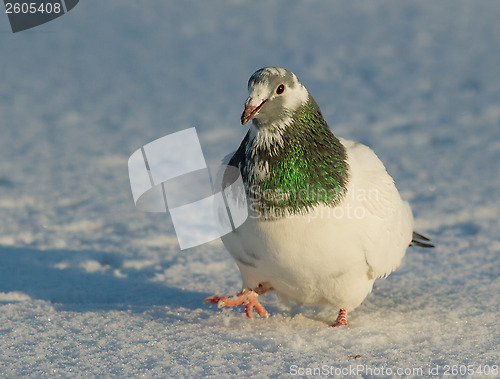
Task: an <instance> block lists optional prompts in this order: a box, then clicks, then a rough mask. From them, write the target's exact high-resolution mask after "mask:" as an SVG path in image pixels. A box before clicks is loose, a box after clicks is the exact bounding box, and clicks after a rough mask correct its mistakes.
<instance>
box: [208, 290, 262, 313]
mask: <svg viewBox="0 0 500 379" xmlns="http://www.w3.org/2000/svg"><path fill="white" fill-rule="evenodd" d="M258 297H259V294H258V293H257V292H256V291H253V290H243V291H242V292H241V293H239V294H238V295H236V296H233V297H220V296H209V297H207V298H206V299H205V300H204V301H203V302H204V303H207V302H209V303H212V304H217V306H218V307H219V308H222V307H234V306H236V305H241V304H244V305H245V313H246V314H247V317H248V318H253V308H255V310H256V311H257V313H258V314H259V316H262V317H265V318H268V317H269V313H267V311H266V309H265V308H264V307H263V306H262V304H260V303H259V299H258Z"/></svg>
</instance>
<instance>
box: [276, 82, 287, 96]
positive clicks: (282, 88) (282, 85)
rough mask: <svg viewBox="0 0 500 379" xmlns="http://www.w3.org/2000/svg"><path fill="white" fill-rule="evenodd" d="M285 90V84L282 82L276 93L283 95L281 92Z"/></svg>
mask: <svg viewBox="0 0 500 379" xmlns="http://www.w3.org/2000/svg"><path fill="white" fill-rule="evenodd" d="M284 90H285V85H284V84H280V85H279V86H278V88H276V93H277V94H278V95H281V94H282V93H283V91H284Z"/></svg>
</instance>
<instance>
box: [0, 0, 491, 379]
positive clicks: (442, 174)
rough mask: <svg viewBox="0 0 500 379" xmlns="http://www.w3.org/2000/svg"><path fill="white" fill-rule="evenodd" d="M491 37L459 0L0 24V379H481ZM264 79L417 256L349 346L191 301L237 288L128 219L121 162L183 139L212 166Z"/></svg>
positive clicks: (203, 8) (168, 239) (319, 317)
mask: <svg viewBox="0 0 500 379" xmlns="http://www.w3.org/2000/svg"><path fill="white" fill-rule="evenodd" d="M499 19H500V2H493V1H483V2H479V1H477V2H474V1H458V0H457V1H440V2H430V1H427V2H424V1H422V2H416V1H405V2H402V1H377V2H362V1H347V0H346V1H336V2H330V1H326V0H325V1H294V2H291V1H287V0H281V1H266V2H264V1H254V2H250V1H248V2H245V1H222V0H221V1H218V0H217V1H215V0H214V1H210V2H208V1H207V2H201V1H198V2H196V1H182V2H180V1H178V2H160V1H147V2H144V1H131V0H120V1H98V0H82V1H80V3H79V5H78V6H77V7H76V8H74V9H73V10H72V11H71V12H70V13H68V14H67V15H65V16H63V17H61V18H58V19H57V20H55V21H53V22H51V23H48V24H45V25H43V26H41V27H38V28H36V29H32V30H30V31H26V32H21V33H17V34H12V33H11V32H10V27H9V25H8V23H7V22H8V21H7V17H6V16H5V15H4V16H3V17H0V31H1V33H0V41H1V42H0V43H1V46H2V52H1V55H0V67H1V69H2V79H1V80H0V115H1V126H0V128H1V129H0V130H1V138H0V215H1V217H0V376H2V377H11V378H14V377H19V376H29V377H43V376H48V375H50V376H62V377H67V376H84V375H85V376H87V375H88V376H102V375H104V376H120V377H128V376H140V375H144V376H147V377H149V376H170V375H176V376H178V375H181V376H185V377H190V376H218V377H224V376H234V375H243V376H250V375H256V376H257V377H267V376H270V377H286V376H289V375H294V374H308V373H313V372H309V371H307V369H311V370H312V369H314V368H323V369H324V370H323V371H322V373H323V374H336V373H337V374H338V373H342V372H341V371H340V370H344V371H343V373H344V374H351V375H352V374H359V375H362V376H368V377H369V376H372V377H381V376H390V374H391V373H392V375H393V376H396V375H397V374H400V373H402V374H410V376H411V375H413V376H420V375H421V374H423V375H426V376H430V375H431V374H439V375H440V376H442V375H445V374H446V369H447V368H449V371H448V373H449V374H452V373H454V372H453V371H452V370H453V367H452V366H453V365H458V366H456V367H455V370H460V369H461V370H462V372H463V370H464V368H465V366H463V365H470V367H469V369H470V368H473V369H474V370H476V371H475V375H478V374H481V373H482V374H490V375H489V376H488V377H492V376H493V375H492V374H493V373H494V371H493V369H492V366H493V365H499V364H500V353H499V348H498V346H499V345H500V332H499V329H500V328H499V322H498V315H499V308H500V302H499V297H500V296H499V293H500V259H499V257H500V241H499V237H498V236H499V231H500V222H499V218H500V191H499V190H498V188H499V187H500V179H499V171H500V163H499V162H500V69H499V67H500V23H499V22H498V20H499ZM266 65H279V66H284V67H287V68H289V69H291V70H292V71H294V72H295V73H296V74H297V75H298V76H299V78H300V79H301V80H302V82H303V83H304V84H305V85H306V86H307V87H308V89H309V90H310V91H311V93H312V94H313V95H314V96H315V98H316V100H317V102H318V103H319V105H320V107H321V108H322V110H323V113H324V115H325V118H326V119H327V120H328V122H329V123H330V125H331V127H332V129H333V130H334V132H335V133H336V134H337V135H339V136H342V137H346V138H350V139H355V140H358V141H360V142H363V143H366V144H368V145H370V146H371V147H372V148H373V149H374V150H375V151H376V152H377V154H378V155H379V157H380V158H381V159H382V160H383V161H384V162H385V163H386V166H387V168H388V171H389V172H390V173H391V174H392V175H393V177H394V178H395V180H396V182H397V185H398V187H399V189H400V191H401V193H402V194H403V196H404V197H405V198H406V199H408V200H410V202H411V204H412V206H413V209H414V213H415V216H416V225H417V229H418V231H420V232H422V233H424V234H426V235H428V236H429V237H431V238H432V240H433V241H434V243H435V244H436V245H437V248H436V249H434V250H432V251H429V250H423V249H418V248H412V249H409V251H408V253H407V256H406V257H405V259H404V262H403V264H402V266H401V267H400V269H399V270H398V271H397V272H395V273H393V274H392V275H391V276H390V277H389V278H388V279H386V280H381V281H378V282H377V283H376V285H375V288H374V291H373V293H372V294H371V295H370V296H369V297H368V298H367V299H366V301H365V302H364V303H363V304H362V305H361V306H360V307H359V308H358V309H356V310H355V311H354V312H352V313H351V315H350V322H351V325H350V327H349V328H336V329H334V328H331V327H329V326H328V325H329V323H331V322H332V320H333V319H334V318H335V316H336V310H335V309H316V308H308V307H296V308H294V309H292V310H289V309H287V308H285V307H284V306H282V305H281V304H280V303H279V302H278V301H277V300H276V298H275V297H274V296H273V295H269V296H268V297H266V298H265V304H266V306H267V308H268V310H269V311H270V312H271V314H272V316H271V317H270V318H269V319H268V320H262V319H257V320H254V321H253V322H251V321H249V320H247V319H246V318H245V316H244V314H243V313H242V312H241V310H239V309H224V310H219V309H217V308H216V307H214V306H208V305H206V304H202V300H203V299H204V298H205V297H206V296H208V295H212V294H231V293H235V292H236V291H238V290H239V288H240V287H239V286H240V277H239V273H238V271H237V268H236V266H235V264H234V263H233V261H232V259H231V258H230V257H229V255H228V253H227V252H226V251H224V248H223V247H222V244H221V243H220V242H214V243H210V244H207V245H203V246H201V247H197V248H193V249H190V250H186V251H182V252H181V251H180V250H179V248H178V245H177V241H176V238H175V234H174V231H173V228H172V223H171V221H170V220H169V219H168V217H165V215H161V214H150V213H141V212H139V211H137V210H136V209H135V208H134V206H133V202H132V196H131V192H130V187H129V183H128V176H127V159H128V157H129V155H130V154H132V152H134V151H135V150H136V149H138V148H139V147H141V146H142V145H144V144H145V143H148V142H150V141H152V140H154V139H156V138H158V137H161V136H164V135H166V134H168V133H172V132H174V131H177V130H182V129H185V128H188V127H192V126H196V127H197V128H198V131H199V133H200V136H201V142H202V146H203V149H204V151H205V153H206V156H207V158H208V160H209V161H212V162H214V163H215V162H217V161H218V159H219V158H221V157H223V156H224V155H225V154H226V153H228V152H229V151H231V150H233V149H235V148H236V147H237V146H238V144H239V141H240V140H241V138H242V137H243V135H244V133H245V129H246V128H245V127H242V126H240V125H239V116H240V114H241V111H242V109H243V102H244V100H245V97H246V82H247V80H248V77H249V76H250V75H251V74H252V73H253V72H254V71H255V70H256V69H258V68H260V67H262V66H266ZM323 365H325V366H324V367H323ZM485 365H486V366H485ZM447 366H449V367H447ZM398 369H401V370H403V371H398ZM430 369H432V370H431V371H429V370H430ZM349 370H351V371H349ZM370 370H371V371H370ZM383 370H385V371H383ZM420 370H421V371H420ZM436 370H438V371H436ZM315 373H318V372H317V371H316V372H315ZM455 373H456V372H455ZM382 374H383V375H382ZM388 374H389V375H388Z"/></svg>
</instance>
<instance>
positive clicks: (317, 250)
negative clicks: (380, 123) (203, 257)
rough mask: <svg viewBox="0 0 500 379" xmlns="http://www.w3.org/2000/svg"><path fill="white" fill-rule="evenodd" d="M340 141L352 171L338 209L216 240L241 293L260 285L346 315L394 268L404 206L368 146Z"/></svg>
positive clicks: (405, 237)
mask: <svg viewBox="0 0 500 379" xmlns="http://www.w3.org/2000/svg"><path fill="white" fill-rule="evenodd" d="M341 142H342V144H343V145H344V146H345V147H346V151H347V157H348V163H349V172H350V180H349V184H348V191H347V193H346V196H345V198H344V200H343V201H342V203H341V204H339V205H338V206H336V207H332V208H330V207H324V206H319V207H317V208H315V209H313V210H311V212H309V213H308V214H306V215H301V216H293V217H287V218H284V219H280V220H275V221H265V220H262V219H255V218H250V219H248V220H247V221H246V222H245V223H244V224H243V225H242V226H241V227H240V228H238V229H237V230H236V231H234V232H232V233H230V234H228V235H226V236H224V237H223V238H222V240H223V242H224V245H225V246H226V248H227V249H228V251H229V252H230V253H231V255H232V256H233V258H234V259H235V261H236V263H237V264H238V267H239V269H240V271H241V274H242V277H243V281H244V287H245V288H256V287H257V286H258V285H259V284H263V283H266V285H270V286H272V287H273V288H274V289H275V290H276V292H277V293H278V294H279V295H281V296H283V297H287V298H290V299H293V300H295V301H298V302H303V303H306V304H322V303H331V304H333V305H335V306H336V307H338V308H343V309H346V310H348V311H349V310H351V309H353V308H355V307H357V306H358V305H359V304H360V303H361V302H362V301H363V300H364V298H365V297H366V295H368V293H369V292H370V291H371V288H372V285H373V281H374V280H375V279H376V278H377V277H380V276H386V275H388V274H389V273H391V272H392V271H393V270H394V269H396V268H397V267H398V266H399V264H400V262H401V259H402V258H403V256H404V254H405V251H406V248H407V247H408V246H409V244H410V241H411V239H412V233H413V216H412V213H411V210H410V207H409V205H408V203H407V202H404V201H403V200H401V198H400V196H399V194H398V191H397V189H396V187H395V186H394V182H393V180H392V178H391V177H390V176H389V175H388V174H387V172H386V170H385V168H384V166H383V164H382V162H381V161H380V160H379V159H378V158H377V156H376V155H375V153H374V152H373V151H372V150H371V149H370V148H368V147H366V146H364V145H361V144H358V143H355V142H352V141H347V140H343V139H341Z"/></svg>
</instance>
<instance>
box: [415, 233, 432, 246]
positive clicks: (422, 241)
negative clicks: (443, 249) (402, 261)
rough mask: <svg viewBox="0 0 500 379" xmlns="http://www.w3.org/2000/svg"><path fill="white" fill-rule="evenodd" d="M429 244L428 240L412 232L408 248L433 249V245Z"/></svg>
mask: <svg viewBox="0 0 500 379" xmlns="http://www.w3.org/2000/svg"><path fill="white" fill-rule="evenodd" d="M429 242H430V239H429V238H427V237H425V236H423V235H421V234H420V233H417V232H413V239H412V240H411V243H410V246H420V247H426V248H430V247H434V245H433V244H431V243H429Z"/></svg>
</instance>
